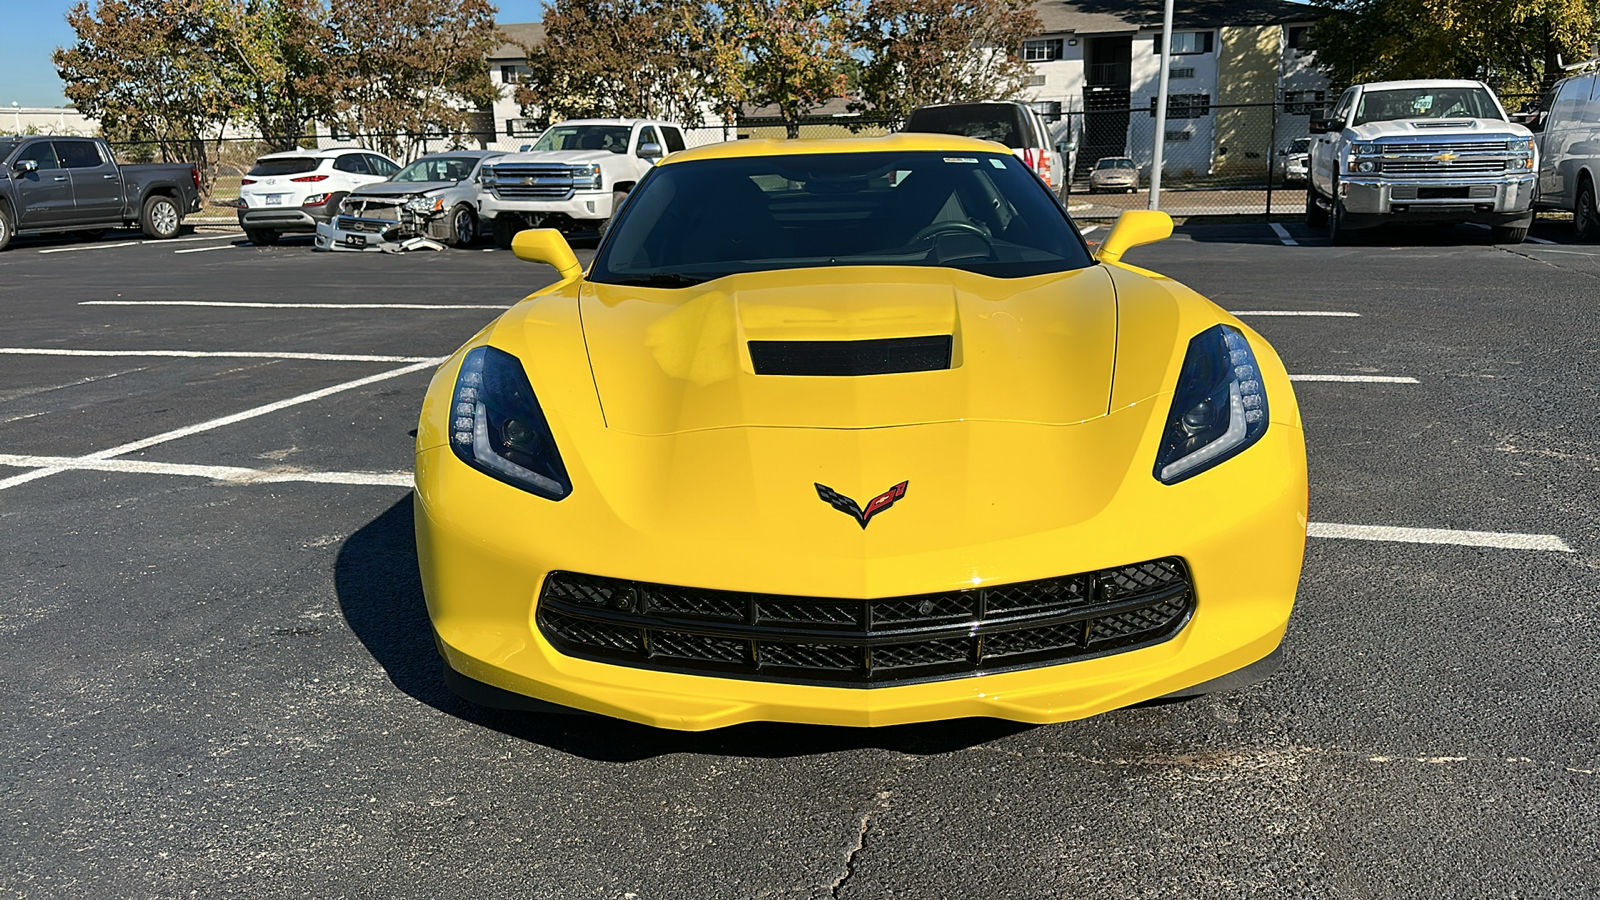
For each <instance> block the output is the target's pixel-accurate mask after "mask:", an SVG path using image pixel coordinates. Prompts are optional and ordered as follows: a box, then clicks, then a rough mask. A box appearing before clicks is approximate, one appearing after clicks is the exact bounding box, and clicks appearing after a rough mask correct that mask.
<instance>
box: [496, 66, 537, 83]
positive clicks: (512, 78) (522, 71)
mask: <svg viewBox="0 0 1600 900" xmlns="http://www.w3.org/2000/svg"><path fill="white" fill-rule="evenodd" d="M532 79H533V70H532V69H530V68H528V67H527V66H501V67H500V81H501V83H503V84H527V83H528V82H529V81H531V80H532Z"/></svg>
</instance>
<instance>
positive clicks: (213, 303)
mask: <svg viewBox="0 0 1600 900" xmlns="http://www.w3.org/2000/svg"><path fill="white" fill-rule="evenodd" d="M201 249H203V250H216V249H218V248H216V247H202V248H201ZM179 252H181V253H187V252H188V251H186V250H185V251H179ZM78 305H79V306H221V307H238V308H240V309H498V310H506V309H510V307H509V306H499V305H495V304H492V303H246V302H242V301H241V302H234V301H230V300H84V301H83V302H81V303H79V304H78Z"/></svg>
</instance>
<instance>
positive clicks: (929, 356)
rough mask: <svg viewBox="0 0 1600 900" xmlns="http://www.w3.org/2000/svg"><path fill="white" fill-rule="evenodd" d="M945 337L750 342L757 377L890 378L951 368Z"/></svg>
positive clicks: (948, 346)
mask: <svg viewBox="0 0 1600 900" xmlns="http://www.w3.org/2000/svg"><path fill="white" fill-rule="evenodd" d="M952 343H953V339H952V337H951V335H948V334H936V335H931V336H928V337H909V338H887V339H884V340H873V341H751V342H750V362H751V363H753V364H754V365H755V369H756V374H757V375H889V374H892V373H895V372H932V371H937V370H939V369H948V368H950V350H951V345H952Z"/></svg>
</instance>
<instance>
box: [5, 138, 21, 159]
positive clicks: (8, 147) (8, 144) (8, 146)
mask: <svg viewBox="0 0 1600 900" xmlns="http://www.w3.org/2000/svg"><path fill="white" fill-rule="evenodd" d="M21 144H22V142H21V141H0V160H7V159H10V158H11V154H13V153H15V152H17V147H19V146H20V145H21Z"/></svg>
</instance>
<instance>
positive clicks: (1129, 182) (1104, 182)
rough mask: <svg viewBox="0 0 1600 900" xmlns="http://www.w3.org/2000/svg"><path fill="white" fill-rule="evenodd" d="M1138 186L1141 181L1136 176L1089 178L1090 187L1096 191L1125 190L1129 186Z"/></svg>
mask: <svg viewBox="0 0 1600 900" xmlns="http://www.w3.org/2000/svg"><path fill="white" fill-rule="evenodd" d="M1138 186H1139V182H1138V179H1136V178H1128V177H1121V178H1095V177H1093V176H1090V178H1089V189H1090V190H1095V191H1111V190H1117V191H1125V190H1127V189H1128V188H1132V187H1138Z"/></svg>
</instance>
